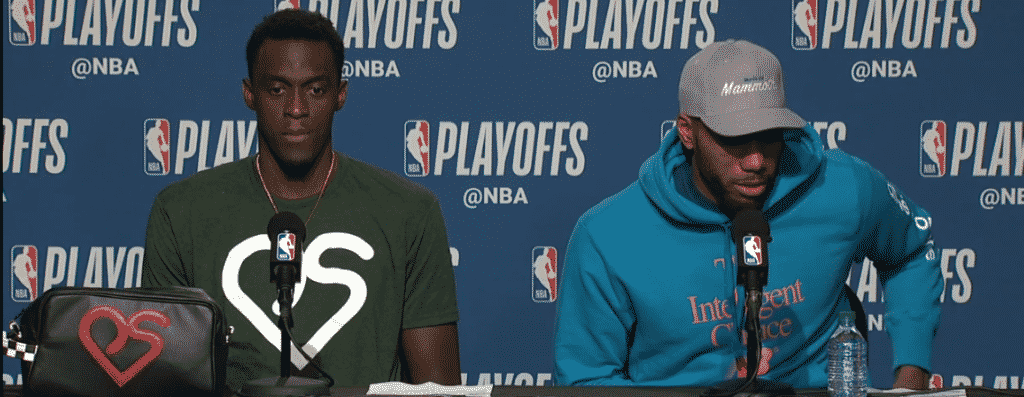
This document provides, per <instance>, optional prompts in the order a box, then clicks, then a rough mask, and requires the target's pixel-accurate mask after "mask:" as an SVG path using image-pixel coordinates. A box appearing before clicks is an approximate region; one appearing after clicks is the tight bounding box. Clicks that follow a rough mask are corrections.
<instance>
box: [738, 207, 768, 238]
mask: <svg viewBox="0 0 1024 397" xmlns="http://www.w3.org/2000/svg"><path fill="white" fill-rule="evenodd" d="M746 235H754V236H761V237H762V238H764V239H765V240H766V241H771V229H769V227H768V222H767V221H765V220H764V213H763V212H761V210H759V209H754V208H747V209H743V210H741V211H740V212H739V213H737V214H736V216H735V217H733V218H732V238H733V240H734V241H737V240H738V239H740V238H742V237H743V236H746Z"/></svg>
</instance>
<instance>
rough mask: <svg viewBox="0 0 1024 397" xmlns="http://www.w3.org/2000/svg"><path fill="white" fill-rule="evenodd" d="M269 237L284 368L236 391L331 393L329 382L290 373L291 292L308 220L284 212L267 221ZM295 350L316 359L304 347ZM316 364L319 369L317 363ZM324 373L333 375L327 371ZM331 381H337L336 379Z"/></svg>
mask: <svg viewBox="0 0 1024 397" xmlns="http://www.w3.org/2000/svg"><path fill="white" fill-rule="evenodd" d="M267 237H268V238H270V282H272V283H277V303H278V305H280V307H281V316H280V317H278V321H277V326H278V328H279V329H280V331H281V372H280V376H279V377H273V378H262V379H257V380H253V381H249V382H248V383H246V385H245V386H243V387H242V388H241V389H240V390H239V391H238V393H237V394H238V395H241V396H247V397H254V396H314V395H315V396H322V395H328V394H330V391H329V387H330V386H329V385H328V384H327V382H324V381H322V380H319V379H309V378H304V377H300V376H291V366H292V364H291V353H292V352H293V350H292V348H291V346H292V334H291V328H292V326H294V325H295V324H294V320H293V319H292V293H293V289H294V288H295V282H296V280H298V278H299V277H301V275H302V243H303V242H304V241H305V240H306V224H305V223H303V222H302V219H301V218H299V216H298V215H295V214H294V213H291V212H281V213H278V214H275V215H274V216H273V217H271V218H270V222H269V223H267ZM295 351H296V352H298V353H299V354H302V355H303V356H304V357H306V359H308V360H310V362H312V361H313V360H312V359H311V358H310V357H309V356H307V355H305V353H303V352H302V351H301V350H295ZM313 366H314V368H317V369H318V370H319V367H317V366H316V364H315V363H314V364H313ZM321 372H323V371H321ZM324 375H325V376H327V377H328V378H330V376H328V375H327V374H326V373H324ZM331 384H332V385H333V384H334V380H333V379H332V380H331Z"/></svg>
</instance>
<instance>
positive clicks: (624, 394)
mask: <svg viewBox="0 0 1024 397" xmlns="http://www.w3.org/2000/svg"><path fill="white" fill-rule="evenodd" d="M366 389H367V388H366V387H335V388H331V396H332V397H355V396H365V395H366ZM941 390H942V391H959V390H962V391H964V392H965V394H966V395H967V396H968V397H1002V396H1024V390H999V389H990V388H987V387H955V388H947V389H941ZM702 391H704V389H702V388H693V387H596V386H590V387H566V386H494V389H493V390H492V391H491V396H493V397H548V396H551V397H560V396H566V397H569V396H579V397H589V396H610V397H690V396H693V397H696V396H699V395H700V393H701V392H702ZM796 391H797V395H800V396H818V397H828V392H826V391H825V390H824V389H797V390H796ZM936 391H939V390H930V391H927V392H918V393H895V394H894V393H873V394H870V396H872V397H895V396H922V397H924V396H927V395H928V394H929V393H934V392H936ZM21 396H22V392H21V386H16V385H15V386H12V385H5V386H4V397H21Z"/></svg>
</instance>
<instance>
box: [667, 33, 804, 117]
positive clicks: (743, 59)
mask: <svg viewBox="0 0 1024 397" xmlns="http://www.w3.org/2000/svg"><path fill="white" fill-rule="evenodd" d="M679 113H680V114H685V115H689V116H694V117H699V118H700V119H701V120H702V121H703V122H704V124H705V125H707V126H708V127H710V128H711V129H712V130H714V131H715V132H717V133H718V134H721V135H725V136H740V135H746V134H751V133H754V132H758V131H764V130H767V129H772V128H803V127H804V125H805V124H807V122H806V121H804V119H802V118H800V116H797V114H796V113H793V111H792V110H789V108H787V107H786V90H785V84H784V82H783V78H782V67H781V66H780V65H779V59H778V58H776V57H775V55H774V54H772V53H771V52H769V51H768V50H766V49H764V48H762V47H761V46H759V45H757V44H754V43H751V42H749V41H744V40H734V39H729V40H725V41H717V42H714V43H711V45H708V46H707V47H706V48H704V49H703V50H700V51H698V52H697V53H696V54H694V56H693V57H691V58H690V59H689V60H688V61H686V65H684V66H683V73H682V74H681V75H680V76H679Z"/></svg>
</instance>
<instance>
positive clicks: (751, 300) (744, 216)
mask: <svg viewBox="0 0 1024 397" xmlns="http://www.w3.org/2000/svg"><path fill="white" fill-rule="evenodd" d="M732 241H733V242H734V243H735V244H736V284H738V285H742V286H743V287H744V289H745V291H746V300H745V304H744V308H745V309H746V312H745V313H746V315H745V320H746V321H745V322H744V329H745V330H746V331H747V341H746V345H747V365H746V369H747V377H746V379H734V380H729V381H725V382H722V383H719V384H718V385H716V386H715V387H712V388H710V389H708V390H705V391H704V393H701V396H703V397H723V396H730V397H735V396H791V395H796V392H795V391H794V390H793V387H792V386H790V385H787V384H785V383H781V382H775V381H771V380H764V379H758V378H757V371H758V369H759V367H760V361H761V318H760V317H759V316H758V315H759V313H760V311H761V303H762V296H761V290H762V289H763V288H764V286H765V285H766V284H768V243H769V242H771V241H772V234H771V230H770V229H769V227H768V222H767V221H765V220H764V213H762V212H761V210H760V209H743V210H741V211H740V212H739V213H737V214H736V216H734V217H733V218H732Z"/></svg>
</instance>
